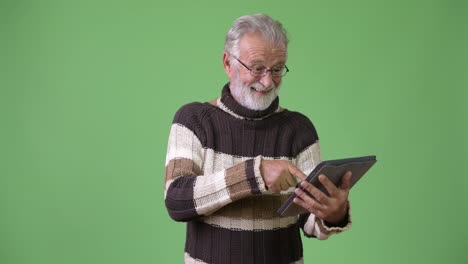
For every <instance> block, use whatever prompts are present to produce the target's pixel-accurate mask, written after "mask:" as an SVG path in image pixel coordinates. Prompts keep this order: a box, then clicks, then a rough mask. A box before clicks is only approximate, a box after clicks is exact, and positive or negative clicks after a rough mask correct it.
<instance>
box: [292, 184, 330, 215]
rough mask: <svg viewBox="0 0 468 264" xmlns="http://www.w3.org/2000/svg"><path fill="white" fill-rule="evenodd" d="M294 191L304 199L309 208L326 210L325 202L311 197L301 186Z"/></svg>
mask: <svg viewBox="0 0 468 264" xmlns="http://www.w3.org/2000/svg"><path fill="white" fill-rule="evenodd" d="M294 193H296V195H297V196H298V197H299V198H301V200H302V201H304V203H305V204H306V205H307V208H311V207H312V208H314V209H316V210H324V209H325V206H324V205H323V204H321V203H320V202H319V201H317V200H316V199H314V198H313V197H310V196H309V195H308V194H307V193H306V192H304V191H303V190H301V189H300V188H296V189H295V190H294ZM307 208H306V209H307Z"/></svg>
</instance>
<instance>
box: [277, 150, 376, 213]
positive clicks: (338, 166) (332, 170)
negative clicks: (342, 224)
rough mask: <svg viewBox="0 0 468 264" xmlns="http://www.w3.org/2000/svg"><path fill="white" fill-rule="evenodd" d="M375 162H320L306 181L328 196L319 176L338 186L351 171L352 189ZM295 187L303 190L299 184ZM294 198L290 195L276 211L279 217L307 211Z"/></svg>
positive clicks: (369, 158)
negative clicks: (323, 176)
mask: <svg viewBox="0 0 468 264" xmlns="http://www.w3.org/2000/svg"><path fill="white" fill-rule="evenodd" d="M376 162H377V160H376V157H375V156H365V157H355V158H346V159H337V160H326V161H322V162H321V163H319V164H318V165H317V166H316V167H315V168H314V169H313V170H312V172H311V173H310V174H309V176H307V178H306V181H308V182H310V183H312V184H313V185H314V186H315V187H317V188H318V189H320V190H321V191H322V192H324V193H325V194H327V195H328V192H327V189H326V188H325V186H323V185H322V183H320V181H319V179H318V176H319V175H321V174H324V175H325V176H327V177H328V179H330V181H331V182H332V183H333V184H335V185H336V186H339V185H340V184H341V178H342V177H343V176H344V174H345V173H346V172H347V171H351V172H352V173H353V174H352V176H351V181H350V184H351V185H350V187H353V185H354V184H355V183H356V182H357V181H359V179H361V177H362V176H363V175H364V174H365V173H366V172H367V171H368V170H369V169H370V168H371V167H372V165H374V164H375V163H376ZM297 187H299V188H301V189H302V190H304V188H303V187H302V186H300V185H299V184H298V185H297ZM306 192H307V191H306ZM296 197H297V195H296V194H295V193H292V194H291V196H289V198H288V200H287V201H286V202H285V203H284V204H283V205H282V206H281V207H280V208H279V209H278V211H277V213H278V214H279V215H281V216H293V215H298V214H302V213H306V212H307V211H306V210H305V209H304V208H302V207H301V206H299V205H297V204H295V203H294V202H293V200H294V198H296Z"/></svg>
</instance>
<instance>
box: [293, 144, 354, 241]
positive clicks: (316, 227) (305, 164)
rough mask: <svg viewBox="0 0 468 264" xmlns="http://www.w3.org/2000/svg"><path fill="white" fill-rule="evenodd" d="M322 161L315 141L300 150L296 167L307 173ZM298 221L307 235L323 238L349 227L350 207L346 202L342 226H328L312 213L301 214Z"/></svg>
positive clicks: (318, 146)
mask: <svg viewBox="0 0 468 264" xmlns="http://www.w3.org/2000/svg"><path fill="white" fill-rule="evenodd" d="M321 161H322V158H321V153H320V145H319V142H318V141H317V142H315V143H314V144H312V145H311V146H309V147H307V148H306V149H305V150H304V151H302V152H301V153H300V154H299V155H298V157H297V159H296V162H297V167H298V168H299V169H301V171H303V172H304V174H306V175H309V174H310V173H311V172H312V170H313V169H314V168H315V166H317V164H319V163H320V162H321ZM299 223H300V226H301V228H302V230H303V231H304V234H305V236H307V237H316V238H317V239H319V240H325V239H327V238H328V237H329V236H331V235H333V234H337V233H340V232H343V231H345V230H348V229H349V228H351V209H350V204H349V202H348V213H347V219H346V221H345V222H344V224H343V225H342V226H332V227H330V226H328V225H326V223H325V221H323V220H322V219H320V218H318V217H316V216H315V215H314V214H311V213H307V214H302V215H301V216H300V218H299Z"/></svg>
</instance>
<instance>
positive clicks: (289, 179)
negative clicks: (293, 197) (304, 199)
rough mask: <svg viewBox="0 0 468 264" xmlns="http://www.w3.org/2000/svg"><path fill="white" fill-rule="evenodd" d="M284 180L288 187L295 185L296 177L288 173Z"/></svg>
mask: <svg viewBox="0 0 468 264" xmlns="http://www.w3.org/2000/svg"><path fill="white" fill-rule="evenodd" d="M284 180H285V182H286V184H288V187H295V186H296V184H297V182H296V178H294V177H293V176H292V175H288V176H287V177H285V179H284Z"/></svg>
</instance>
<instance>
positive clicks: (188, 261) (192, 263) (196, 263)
mask: <svg viewBox="0 0 468 264" xmlns="http://www.w3.org/2000/svg"><path fill="white" fill-rule="evenodd" d="M184 263H185V264H208V263H206V262H203V261H201V260H199V259H194V258H192V257H191V256H190V255H189V253H187V252H185V254H184Z"/></svg>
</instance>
